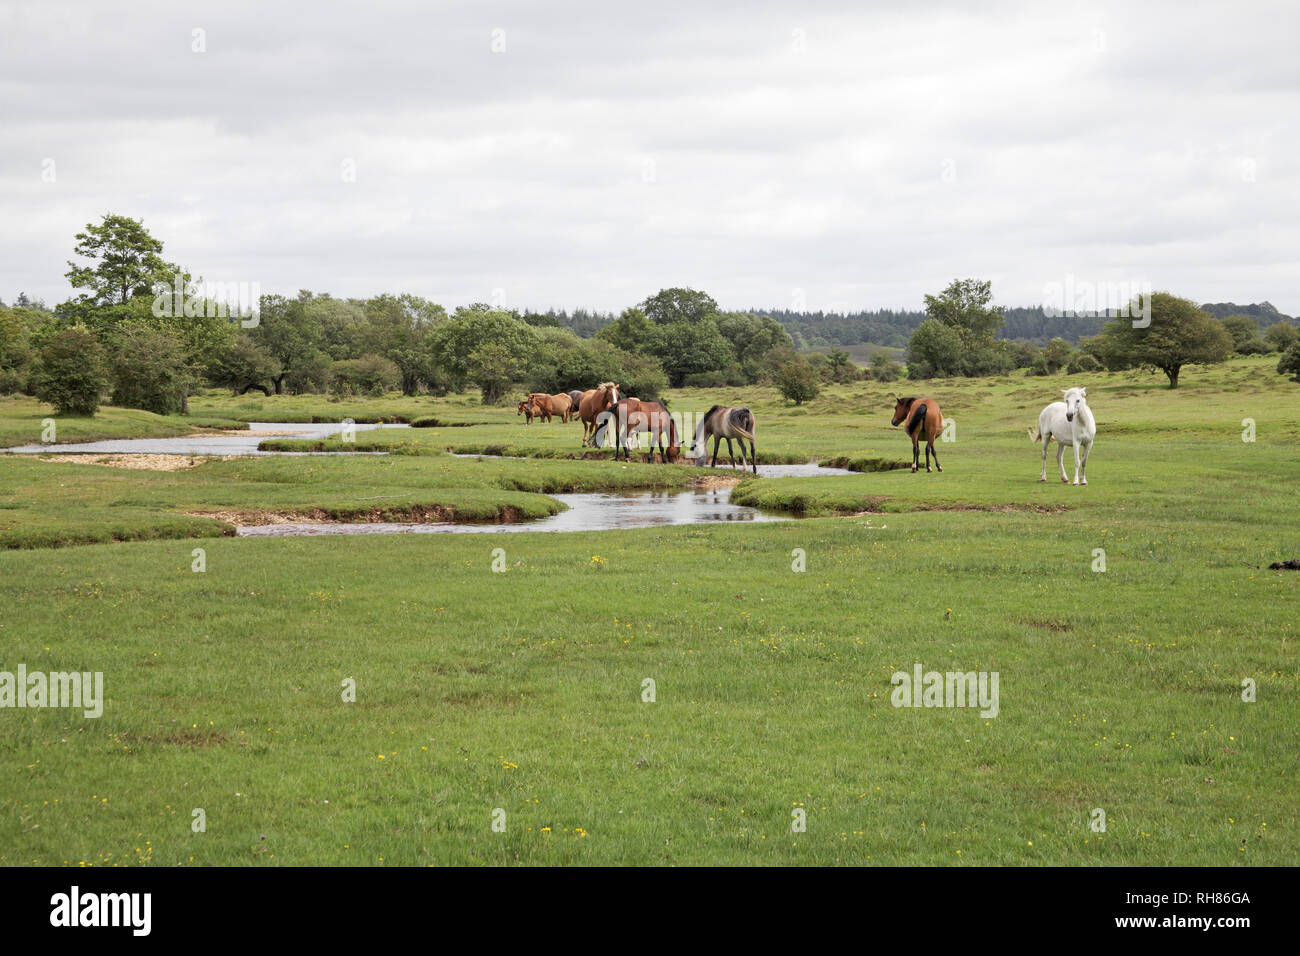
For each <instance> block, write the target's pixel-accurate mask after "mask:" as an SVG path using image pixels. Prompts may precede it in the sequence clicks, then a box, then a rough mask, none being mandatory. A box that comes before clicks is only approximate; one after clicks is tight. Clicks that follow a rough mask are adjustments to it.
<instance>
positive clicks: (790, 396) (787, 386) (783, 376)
mask: <svg viewBox="0 0 1300 956" xmlns="http://www.w3.org/2000/svg"><path fill="white" fill-rule="evenodd" d="M776 387H777V390H778V391H779V392H780V393H781V395H782V397H783V398H785V399H786V401H790V402H794V403H795V404H796V405H802V404H803V403H804V402H810V401H812V400H813V399H814V398H816V397H817V396H818V395H820V394H821V385H820V382H819V379H818V375H817V372H816V370H815V369H813V367H812V366H811V365H809V364H808V363H807V362H806V361H804V360H803V359H798V360H796V361H793V362H787V363H786V364H785V365H782V366H781V367H780V368H779V369H777V372H776Z"/></svg>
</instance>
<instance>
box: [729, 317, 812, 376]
mask: <svg viewBox="0 0 1300 956" xmlns="http://www.w3.org/2000/svg"><path fill="white" fill-rule="evenodd" d="M714 321H715V322H716V323H717V326H718V332H719V333H720V334H721V335H722V337H723V338H724V339H726V340H727V342H728V344H729V345H730V346H731V350H732V353H733V354H734V355H735V358H736V361H737V362H738V363H739V364H740V368H741V370H742V373H743V376H744V379H745V381H747V382H751V383H752V382H756V381H758V376H759V372H760V363H761V362H762V359H763V356H764V355H766V354H767V353H768V352H770V351H772V349H774V348H776V347H777V346H779V345H785V346H790V347H793V346H794V340H793V339H791V338H790V333H789V332H787V331H786V330H785V328H784V327H783V326H782V325H781V323H780V322H777V321H776V320H775V319H772V318H769V317H768V316H765V315H764V316H758V315H753V314H752V313H749V312H724V313H723V314H721V315H719V316H717V317H716V318H715V320H714Z"/></svg>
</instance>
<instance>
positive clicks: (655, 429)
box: [610, 398, 681, 464]
mask: <svg viewBox="0 0 1300 956" xmlns="http://www.w3.org/2000/svg"><path fill="white" fill-rule="evenodd" d="M610 412H611V413H612V414H613V415H614V416H615V418H614V422H615V424H614V460H615V461H618V456H619V453H620V452H622V451H624V449H626V451H627V459H628V461H631V460H632V446H631V445H630V443H629V442H628V439H629V438H631V437H632V436H633V435H635V434H636V433H637V432H649V433H650V461H651V462H654V459H655V446H658V447H659V459H660V461H662V462H663V463H664V464H669V463H671V462H675V461H677V459H678V458H679V457H680V456H681V441H680V440H679V439H678V436H677V423H676V422H674V421H673V417H672V415H670V414H668V409H667V408H665V407H664V406H663V404H662V403H660V402H643V401H641V400H640V399H639V398H622V399H619V401H618V402H617V404H615V405H614V406H613V407H611V408H610ZM665 433H666V434H667V436H668V451H667V452H666V453H665V451H664V435H665Z"/></svg>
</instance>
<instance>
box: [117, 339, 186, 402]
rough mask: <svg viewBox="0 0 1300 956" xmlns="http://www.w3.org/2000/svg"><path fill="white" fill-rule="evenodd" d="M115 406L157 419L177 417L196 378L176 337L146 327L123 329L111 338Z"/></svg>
mask: <svg viewBox="0 0 1300 956" xmlns="http://www.w3.org/2000/svg"><path fill="white" fill-rule="evenodd" d="M111 342H112V348H111V357H112V365H113V371H112V384H113V395H112V402H113V404H114V405H120V406H122V407H123V408H142V409H144V410H145V411H146V412H153V413H154V414H156V415H179V414H180V413H181V412H183V411H185V410H186V399H187V398H188V396H189V394H190V389H191V388H192V387H193V385H194V382H195V376H194V374H193V372H192V371H191V369H190V367H189V365H188V364H187V362H186V360H185V343H184V342H183V341H182V340H181V338H180V337H179V336H177V335H173V334H172V333H170V332H166V331H163V330H162V329H157V328H149V327H147V326H138V325H123V326H121V327H120V328H119V329H118V330H117V331H115V332H114V333H113V335H112V338H111Z"/></svg>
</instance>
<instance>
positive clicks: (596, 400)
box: [578, 382, 618, 446]
mask: <svg viewBox="0 0 1300 956" xmlns="http://www.w3.org/2000/svg"><path fill="white" fill-rule="evenodd" d="M617 401H618V386H617V385H616V384H614V383H613V382H601V383H600V384H599V385H597V386H596V387H595V388H593V389H589V390H588V391H585V392H583V393H582V400H581V401H580V402H579V403H578V416H579V417H580V418H581V419H582V425H583V428H582V444H583V445H584V446H585V445H593V446H594V445H595V443H596V435H597V433H598V432H600V429H601V428H602V427H603V426H604V424H605V422H606V421H608V420H609V414H608V412H609V408H610V406H611V405H613V404H615V403H616V402H617Z"/></svg>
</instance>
